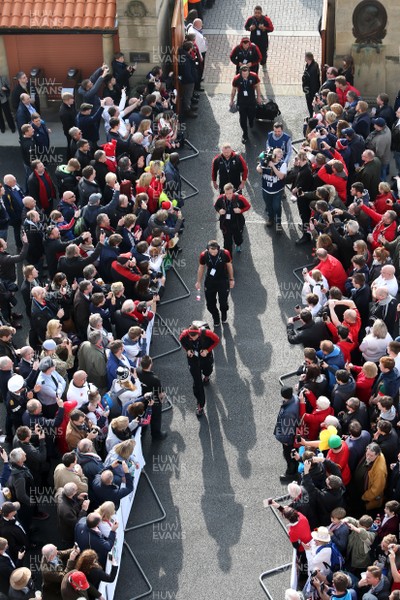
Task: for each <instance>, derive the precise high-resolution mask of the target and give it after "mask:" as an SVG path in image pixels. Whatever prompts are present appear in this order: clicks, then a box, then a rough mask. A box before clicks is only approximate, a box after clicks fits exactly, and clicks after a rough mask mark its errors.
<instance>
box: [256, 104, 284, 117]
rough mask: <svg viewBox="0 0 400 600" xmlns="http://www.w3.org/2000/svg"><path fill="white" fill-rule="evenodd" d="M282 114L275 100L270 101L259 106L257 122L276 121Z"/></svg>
mask: <svg viewBox="0 0 400 600" xmlns="http://www.w3.org/2000/svg"><path fill="white" fill-rule="evenodd" d="M280 114H281V111H280V110H279V106H278V105H277V103H276V102H274V101H273V100H268V102H262V104H257V108H256V119H257V121H275V119H276V118H277V117H278V116H279V115H280Z"/></svg>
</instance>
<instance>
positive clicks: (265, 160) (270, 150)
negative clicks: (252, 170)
mask: <svg viewBox="0 0 400 600" xmlns="http://www.w3.org/2000/svg"><path fill="white" fill-rule="evenodd" d="M273 153H274V150H273V148H268V150H266V151H265V152H264V158H263V159H262V162H261V166H262V167H268V164H269V162H270V161H271V160H272V159H273Z"/></svg>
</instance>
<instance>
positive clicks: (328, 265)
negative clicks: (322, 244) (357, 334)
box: [314, 254, 354, 339]
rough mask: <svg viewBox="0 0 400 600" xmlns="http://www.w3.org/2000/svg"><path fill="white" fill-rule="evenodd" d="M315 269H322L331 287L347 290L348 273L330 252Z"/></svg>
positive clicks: (342, 290)
mask: <svg viewBox="0 0 400 600" xmlns="http://www.w3.org/2000/svg"><path fill="white" fill-rule="evenodd" d="M314 269H319V270H320V271H321V273H322V275H324V276H325V277H326V279H327V280H328V283H329V287H333V286H335V287H338V288H339V289H340V291H341V292H344V291H345V288H344V284H345V282H346V280H347V273H346V271H345V270H344V268H343V265H342V263H341V262H340V261H339V260H338V259H337V258H335V257H334V256H331V255H330V254H328V256H327V259H326V260H325V261H323V260H321V261H320V262H319V263H318V264H317V266H316V267H314ZM353 339H354V338H353Z"/></svg>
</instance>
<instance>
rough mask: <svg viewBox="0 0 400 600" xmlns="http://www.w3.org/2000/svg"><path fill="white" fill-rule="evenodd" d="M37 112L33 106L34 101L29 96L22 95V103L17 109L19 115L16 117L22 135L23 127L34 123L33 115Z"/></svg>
mask: <svg viewBox="0 0 400 600" xmlns="http://www.w3.org/2000/svg"><path fill="white" fill-rule="evenodd" d="M35 112H36V110H35V107H34V106H33V104H32V100H31V98H30V97H29V96H28V94H21V98H20V102H19V104H18V108H17V113H16V115H15V120H16V122H17V128H18V131H19V133H20V135H21V127H22V125H25V124H26V123H30V122H31V121H32V114H33V113H35Z"/></svg>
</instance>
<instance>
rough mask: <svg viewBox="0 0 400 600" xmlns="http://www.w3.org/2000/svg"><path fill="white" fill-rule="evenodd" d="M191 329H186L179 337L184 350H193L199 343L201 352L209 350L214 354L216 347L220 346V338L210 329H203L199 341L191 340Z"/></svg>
mask: <svg viewBox="0 0 400 600" xmlns="http://www.w3.org/2000/svg"><path fill="white" fill-rule="evenodd" d="M189 331H190V329H184V330H183V331H182V333H181V335H180V336H179V341H180V342H181V344H182V347H183V348H184V350H186V351H187V350H193V349H194V348H195V345H196V342H197V341H199V344H200V349H201V350H208V351H209V352H212V351H213V350H214V348H215V347H216V346H218V344H219V337H218V336H217V334H216V333H214V332H213V331H210V329H206V328H205V327H204V328H202V330H201V333H200V335H199V337H198V338H197V340H193V339H191V337H190V335H189Z"/></svg>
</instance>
